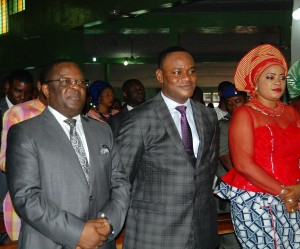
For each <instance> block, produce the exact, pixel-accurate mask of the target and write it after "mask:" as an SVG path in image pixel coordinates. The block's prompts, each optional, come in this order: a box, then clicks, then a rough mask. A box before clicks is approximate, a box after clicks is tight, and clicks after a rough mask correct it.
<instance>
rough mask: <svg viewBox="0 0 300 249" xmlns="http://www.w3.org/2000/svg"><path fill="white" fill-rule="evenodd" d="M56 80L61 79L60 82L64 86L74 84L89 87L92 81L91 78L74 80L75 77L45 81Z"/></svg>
mask: <svg viewBox="0 0 300 249" xmlns="http://www.w3.org/2000/svg"><path fill="white" fill-rule="evenodd" d="M55 81H59V82H60V84H61V85H62V86H64V87H67V86H73V85H75V84H76V85H77V86H80V87H82V88H83V87H89V85H90V81H89V80H74V79H69V78H61V79H58V80H47V81H46V82H45V83H50V82H55Z"/></svg>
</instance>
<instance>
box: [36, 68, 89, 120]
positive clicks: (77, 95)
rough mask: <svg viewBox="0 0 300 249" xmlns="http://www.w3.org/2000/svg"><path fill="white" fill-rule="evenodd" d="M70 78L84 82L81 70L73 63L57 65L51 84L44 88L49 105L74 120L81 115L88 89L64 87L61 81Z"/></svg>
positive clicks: (83, 87) (75, 86)
mask: <svg viewBox="0 0 300 249" xmlns="http://www.w3.org/2000/svg"><path fill="white" fill-rule="evenodd" d="M62 78H68V79H73V80H84V76H83V74H82V72H81V70H80V68H79V67H78V66H77V65H76V64H75V63H72V62H64V63H60V64H58V65H55V66H54V68H53V71H52V72H51V74H50V77H49V78H48V79H47V81H50V80H58V81H53V82H49V83H48V84H44V85H43V86H42V89H43V93H44V94H45V96H46V98H47V101H48V105H49V106H51V107H52V108H54V109H55V110H57V111H58V112H59V113H61V114H62V115H64V116H65V117H67V118H72V117H75V116H77V115H78V114H80V113H81V110H82V108H83V106H84V103H85V97H86V88H85V86H84V85H82V86H80V85H78V84H71V85H63V84H62V83H61V82H60V81H59V79H62Z"/></svg>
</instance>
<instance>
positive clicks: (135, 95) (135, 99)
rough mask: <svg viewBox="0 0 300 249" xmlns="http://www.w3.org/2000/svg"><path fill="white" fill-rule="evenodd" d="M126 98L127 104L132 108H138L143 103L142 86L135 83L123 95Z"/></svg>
mask: <svg viewBox="0 0 300 249" xmlns="http://www.w3.org/2000/svg"><path fill="white" fill-rule="evenodd" d="M123 95H124V96H125V98H126V102H127V104H129V105H130V106H132V107H136V106H139V105H140V104H142V103H144V102H145V88H144V86H143V85H142V84H141V83H139V82H136V83H135V84H133V85H132V86H131V87H130V88H129V91H128V92H127V93H123Z"/></svg>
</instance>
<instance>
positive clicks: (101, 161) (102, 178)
mask: <svg viewBox="0 0 300 249" xmlns="http://www.w3.org/2000/svg"><path fill="white" fill-rule="evenodd" d="M45 79H46V81H45V83H44V84H43V85H42V91H43V93H44V94H45V96H46V98H47V101H48V107H47V108H46V109H45V111H44V112H43V113H42V114H41V115H39V116H37V117H35V118H32V119H29V120H26V121H24V122H21V123H18V124H16V125H14V126H12V127H11V128H10V129H9V132H8V145H7V153H6V160H7V181H8V188H9V192H10V195H11V198H12V202H13V204H14V207H15V210H16V212H17V213H18V215H19V216H20V217H21V219H22V225H21V232H20V236H19V242H18V247H19V248H34V249H41V248H43V249H48V248H49V249H50V248H77V249H79V248H81V249H85V248H93V249H94V248H98V246H102V248H109V249H111V248H115V241H114V235H117V234H118V232H119V231H120V230H121V228H122V225H123V222H124V219H125V215H126V212H127V208H128V203H129V192H130V185H129V183H128V180H127V177H126V175H125V172H124V171H123V167H122V164H121V162H120V157H119V154H118V152H117V151H116V148H115V146H114V143H113V135H112V132H111V130H110V128H109V126H108V125H106V124H102V123H101V122H97V121H94V120H91V119H87V118H84V117H83V116H81V115H80V113H81V110H82V108H83V105H84V102H85V96H86V89H85V86H86V81H85V80H84V76H83V74H82V72H81V70H80V68H79V67H78V65H77V64H75V63H74V62H71V61H68V60H61V61H57V62H54V63H52V64H51V65H49V66H48V67H47V68H46V73H45Z"/></svg>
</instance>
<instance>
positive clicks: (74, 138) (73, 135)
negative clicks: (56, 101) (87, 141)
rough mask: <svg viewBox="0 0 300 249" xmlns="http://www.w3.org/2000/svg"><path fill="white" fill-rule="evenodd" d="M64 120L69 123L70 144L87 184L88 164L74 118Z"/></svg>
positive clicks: (88, 178) (88, 180)
mask: <svg viewBox="0 0 300 249" xmlns="http://www.w3.org/2000/svg"><path fill="white" fill-rule="evenodd" d="M64 122H65V123H67V124H68V125H70V141H71V143H72V146H73V148H74V150H75V152H76V154H77V157H78V160H79V162H80V165H81V168H82V171H83V173H84V175H85V178H86V180H87V182H88V184H89V183H90V177H89V171H90V166H89V163H88V160H87V157H86V154H85V150H84V147H83V144H82V141H81V139H80V136H79V135H78V133H77V132H76V119H72V118H68V119H66V120H64Z"/></svg>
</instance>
